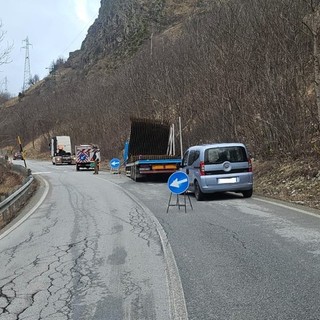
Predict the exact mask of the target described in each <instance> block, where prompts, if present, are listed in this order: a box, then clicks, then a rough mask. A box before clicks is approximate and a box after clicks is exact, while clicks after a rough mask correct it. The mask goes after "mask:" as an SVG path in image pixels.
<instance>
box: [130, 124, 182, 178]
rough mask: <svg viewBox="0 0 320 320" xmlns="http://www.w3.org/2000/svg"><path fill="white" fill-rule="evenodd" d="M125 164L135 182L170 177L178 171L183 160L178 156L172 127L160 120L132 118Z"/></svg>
mask: <svg viewBox="0 0 320 320" xmlns="http://www.w3.org/2000/svg"><path fill="white" fill-rule="evenodd" d="M124 163H125V171H126V175H127V176H128V177H130V178H131V179H133V180H134V181H139V180H141V179H142V178H144V177H152V176H153V177H155V176H158V177H159V176H162V177H168V176H169V175H170V174H172V173H173V172H175V171H177V170H178V168H179V166H180V164H181V156H179V155H176V154H175V143H174V128H173V126H172V125H169V124H168V123H166V122H163V121H159V120H153V119H139V118H131V132H130V138H129V140H128V141H127V142H126V144H125V151H124Z"/></svg>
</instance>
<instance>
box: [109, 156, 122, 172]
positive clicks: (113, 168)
mask: <svg viewBox="0 0 320 320" xmlns="http://www.w3.org/2000/svg"><path fill="white" fill-rule="evenodd" d="M110 173H113V174H120V160H119V159H117V158H113V159H112V160H111V161H110Z"/></svg>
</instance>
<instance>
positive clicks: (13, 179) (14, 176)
mask: <svg viewBox="0 0 320 320" xmlns="http://www.w3.org/2000/svg"><path fill="white" fill-rule="evenodd" d="M22 182H23V177H22V176H21V175H20V174H18V173H17V172H14V171H12V170H11V165H10V164H9V163H0V196H2V195H7V194H9V193H10V192H11V191H12V190H13V189H15V188H16V187H18V186H20V185H21V184H22Z"/></svg>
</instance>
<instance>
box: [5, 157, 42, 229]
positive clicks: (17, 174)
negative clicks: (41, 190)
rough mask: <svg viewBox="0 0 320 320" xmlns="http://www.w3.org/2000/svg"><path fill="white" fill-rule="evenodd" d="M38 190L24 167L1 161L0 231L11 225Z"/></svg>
mask: <svg viewBox="0 0 320 320" xmlns="http://www.w3.org/2000/svg"><path fill="white" fill-rule="evenodd" d="M36 189H37V182H36V181H35V180H34V179H33V177H32V175H31V171H30V170H29V169H27V168H25V167H24V166H22V165H17V164H12V163H10V162H8V161H6V160H3V159H1V161H0V230H1V229H2V228H3V227H5V226H6V225H7V224H9V223H10V222H11V221H12V220H13V219H14V218H15V217H16V216H17V215H18V214H19V211H20V209H22V208H23V207H24V206H25V204H26V203H27V201H28V200H29V199H30V197H31V196H32V195H33V193H34V192H35V190H36Z"/></svg>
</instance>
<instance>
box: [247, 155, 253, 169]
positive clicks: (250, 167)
mask: <svg viewBox="0 0 320 320" xmlns="http://www.w3.org/2000/svg"><path fill="white" fill-rule="evenodd" d="M248 165H249V168H248V172H252V161H251V158H250V157H249V158H248Z"/></svg>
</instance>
